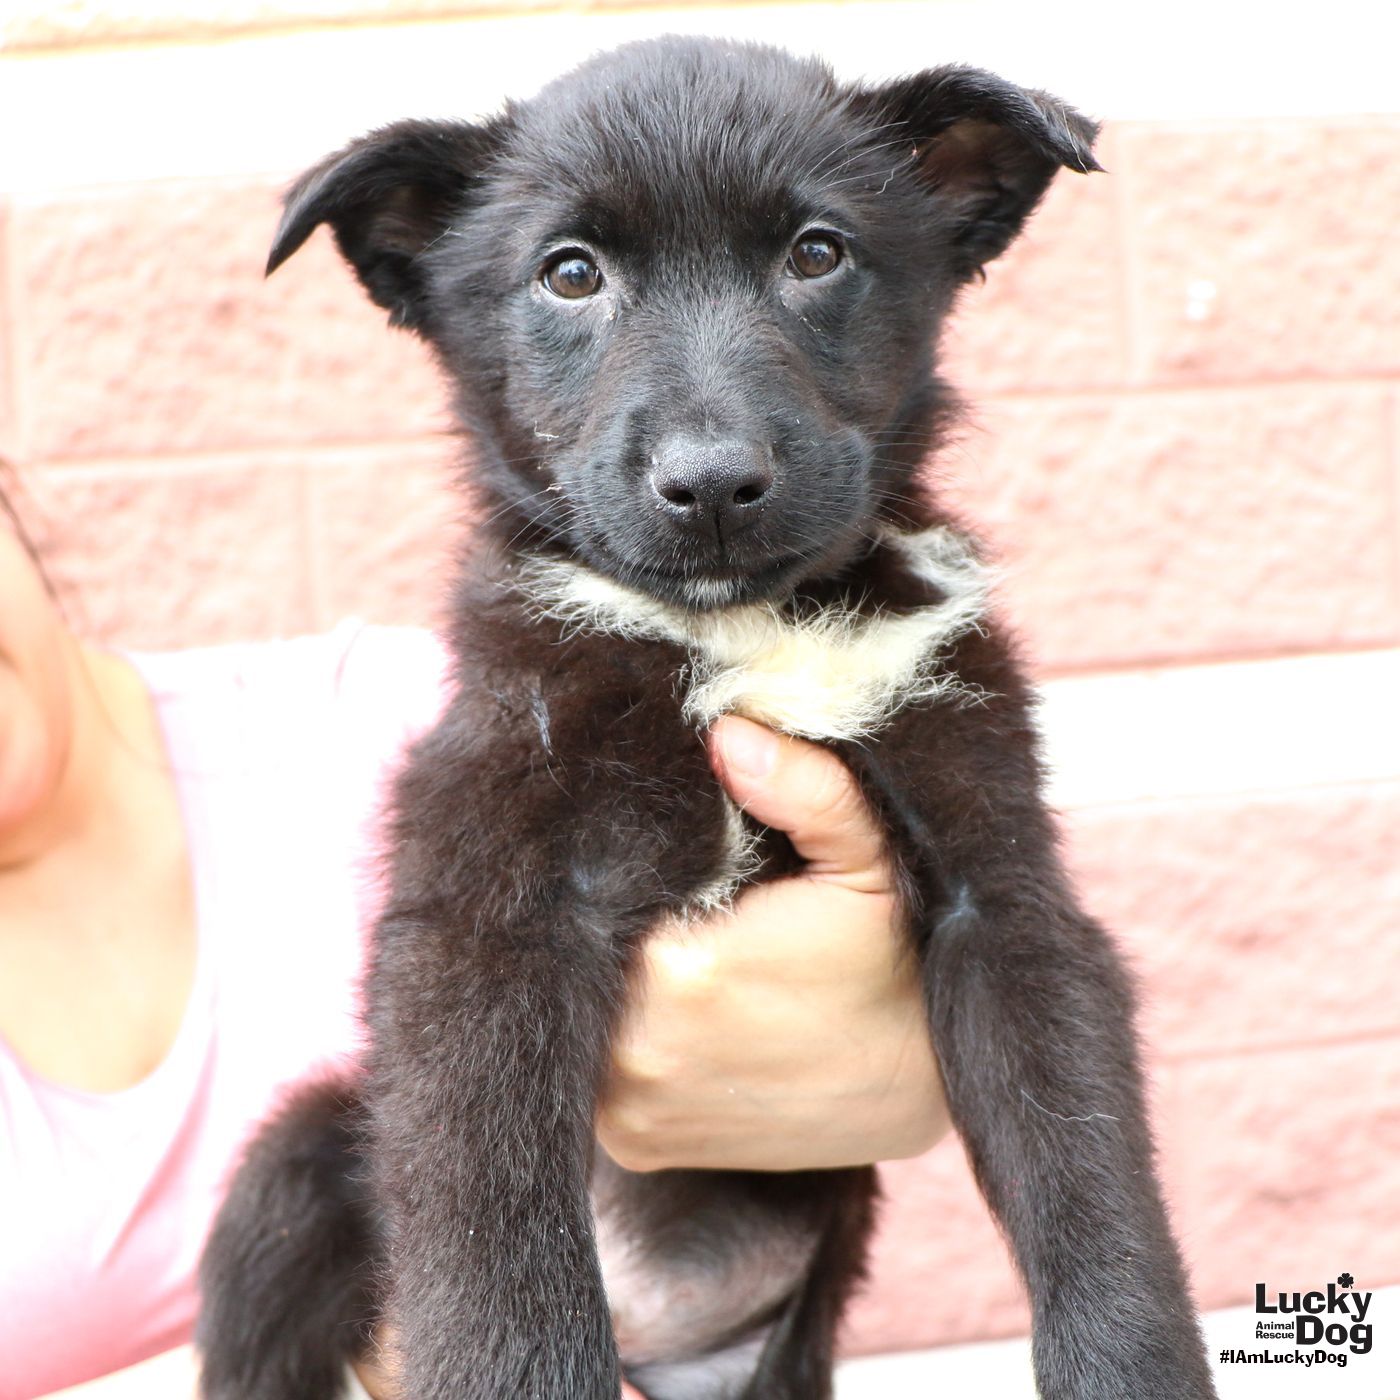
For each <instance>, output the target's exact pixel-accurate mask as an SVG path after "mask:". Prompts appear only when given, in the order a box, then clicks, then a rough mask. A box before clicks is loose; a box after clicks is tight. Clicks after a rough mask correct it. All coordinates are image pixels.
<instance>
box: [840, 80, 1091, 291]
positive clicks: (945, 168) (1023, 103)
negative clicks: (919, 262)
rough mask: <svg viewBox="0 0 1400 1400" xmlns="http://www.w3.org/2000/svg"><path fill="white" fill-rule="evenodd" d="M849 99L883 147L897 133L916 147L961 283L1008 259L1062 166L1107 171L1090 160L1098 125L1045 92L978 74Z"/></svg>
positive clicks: (893, 86)
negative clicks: (874, 126)
mask: <svg viewBox="0 0 1400 1400" xmlns="http://www.w3.org/2000/svg"><path fill="white" fill-rule="evenodd" d="M854 98H855V103H856V105H857V108H858V109H860V110H862V111H863V112H864V113H866V114H868V115H869V116H870V117H872V118H873V119H874V120H875V121H876V122H878V123H881V124H882V125H884V126H885V130H884V131H882V132H881V136H882V139H891V138H893V137H895V136H897V135H898V134H899V129H900V128H901V127H903V129H904V132H905V134H907V135H908V137H909V138H910V140H911V141H912V143H913V150H914V160H915V162H916V169H917V174H918V176H919V178H921V179H922V180H923V181H924V182H925V183H926V184H927V185H928V186H929V187H930V188H932V189H933V190H934V191H935V192H936V194H937V196H938V200H939V204H940V207H941V209H942V210H943V211H944V212H945V213H946V216H947V219H948V236H949V238H950V241H951V242H952V244H953V247H954V249H955V251H956V254H957V255H958V256H959V258H960V260H962V262H963V264H964V266H963V269H962V271H963V275H969V274H971V273H973V272H975V271H976V270H977V269H978V268H980V267H981V266H982V264H983V263H987V262H990V261H991V260H992V259H993V258H995V257H998V256H1000V254H1002V253H1003V252H1005V251H1006V248H1007V246H1008V245H1009V244H1010V243H1011V241H1012V239H1014V238H1015V237H1016V235H1017V233H1018V232H1019V231H1020V228H1021V225H1022V224H1023V223H1024V222H1025V221H1026V217H1027V215H1029V214H1030V212H1031V210H1032V209H1034V208H1035V206H1036V204H1037V203H1039V201H1040V197H1041V196H1042V195H1043V194H1044V193H1045V191H1046V189H1047V188H1048V187H1049V184H1050V181H1051V180H1052V179H1053V178H1054V175H1055V172H1056V171H1057V170H1059V169H1060V167H1061V166H1066V167H1068V168H1069V169H1070V170H1077V171H1079V172H1080V173H1081V174H1087V173H1089V172H1090V171H1094V170H1102V169H1103V167H1102V166H1101V165H1100V164H1099V163H1098V161H1096V160H1095V159H1094V154H1093V145H1094V138H1095V136H1097V135H1098V126H1097V124H1096V123H1094V122H1091V121H1090V120H1089V119H1088V118H1087V117H1085V116H1082V115H1081V114H1080V113H1079V112H1076V111H1075V110H1074V108H1073V107H1069V106H1067V105H1066V104H1065V103H1063V102H1061V101H1060V100H1059V99H1058V98H1055V97H1051V96H1050V94H1049V93H1045V92H1036V91H1033V90H1031V89H1028V88H1021V87H1017V86H1016V85H1015V84H1014V83H1008V82H1007V81H1006V80H1005V79H1003V78H998V77H997V76H996V75H995V74H994V73H987V72H984V71H983V70H982V69H980V68H965V67H961V66H949V67H944V68H930V69H928V70H926V71H925V72H923V73H916V74H915V75H914V76H913V77H909V78H899V79H897V80H896V81H894V82H892V83H887V84H885V85H884V86H882V87H877V88H865V89H859V90H857V92H856V93H855V94H854ZM891 127H893V130H891V129H890V128H891Z"/></svg>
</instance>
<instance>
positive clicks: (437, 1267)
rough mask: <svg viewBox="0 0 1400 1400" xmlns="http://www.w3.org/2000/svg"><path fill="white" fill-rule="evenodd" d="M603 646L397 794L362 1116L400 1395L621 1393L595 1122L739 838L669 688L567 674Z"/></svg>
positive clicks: (454, 746)
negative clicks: (641, 946) (616, 1046)
mask: <svg viewBox="0 0 1400 1400" xmlns="http://www.w3.org/2000/svg"><path fill="white" fill-rule="evenodd" d="M602 645H603V643H602V642H601V641H597V640H592V639H580V640H578V641H575V642H572V643H569V644H567V645H566V646H564V647H562V648H559V649H556V650H554V651H552V652H551V653H550V655H549V661H550V662H551V670H550V672H549V673H548V674H546V675H542V674H541V673H538V672H537V673H536V676H537V679H536V680H535V681H534V682H533V683H531V684H524V683H522V694H520V695H519V696H513V695H510V694H503V693H501V692H500V691H498V690H493V691H491V692H489V693H488V694H486V695H482V694H473V695H471V696H469V697H467V698H466V699H464V700H463V702H462V703H461V704H460V705H459V707H458V709H457V711H456V712H454V713H452V714H449V716H448V718H447V720H446V721H444V723H443V725H442V726H441V727H440V728H439V729H438V730H437V731H436V732H435V733H434V734H433V735H431V736H429V738H428V739H427V740H426V741H425V742H424V743H423V744H422V745H420V747H419V749H418V750H417V752H416V753H415V756H414V759H413V762H412V763H411V765H410V767H409V769H408V771H407V773H406V774H405V777H404V779H403V781H402V782H401V784H400V790H399V793H398V810H399V819H398V824H397V832H396V835H397V845H396V849H395V856H394V877H395V878H394V893H393V898H392V902H391V905H390V908H389V911H388V913H387V915H386V917H385V918H384V920H383V921H382V923H381V926H380V928H379V930H378V932H377V942H376V949H375V958H374V965H373V970H372V974H371V982H370V996H369V1014H370V1023H371V1032H372V1038H373V1044H372V1054H371V1074H370V1093H369V1102H370V1106H371V1110H372V1115H373V1136H374V1153H373V1156H374V1161H375V1164H376V1169H377V1172H378V1187H379V1193H380V1196H381V1198H382V1200H383V1202H384V1205H385V1207H386V1214H387V1218H388V1225H389V1258H390V1271H391V1291H390V1299H389V1308H388V1315H389V1320H390V1321H391V1323H392V1324H393V1325H394V1327H395V1328H396V1330H397V1335H398V1340H399V1346H400V1350H401V1353H402V1368H403V1374H404V1386H405V1393H406V1395H407V1397H408V1400H617V1396H618V1393H619V1387H620V1380H619V1370H618V1361H617V1355H616V1348H615V1345H614V1342H613V1337H612V1330H611V1326H610V1318H609V1313H608V1307H607V1300H606V1297H605V1295H604V1291H603V1284H602V1280H601V1276H600V1272H599V1266H598V1261H597V1256H596V1250H595V1245H594V1239H593V1223H592V1215H591V1210H590V1204H589V1197H588V1190H587V1183H588V1176H589V1164H590V1157H591V1153H592V1150H593V1140H594V1126H593V1116H594V1107H595V1103H596V1098H597V1093H598V1088H599V1084H600V1081H601V1077H602V1072H603V1067H604V1060H605V1056H606V1053H607V1042H608V1033H609V1030H610V1027H611V1024H612V1021H613V1018H614V1015H615V1013H616V1011H617V1009H618V1007H619V1005H620V1003H621V999H622V993H623V980H624V973H625V962H626V957H627V950H628V948H629V947H630V945H631V943H632V942H633V941H634V939H635V938H636V937H637V936H639V935H640V934H641V933H642V932H643V931H644V930H645V929H646V928H647V927H649V926H650V925H651V924H652V923H653V922H654V921H655V920H656V918H657V917H658V916H659V914H660V913H661V912H662V911H663V910H664V909H666V908H674V907H676V906H677V905H679V904H681V903H683V902H684V900H685V899H686V897H687V896H688V894H689V893H690V888H689V887H690V886H691V885H693V884H694V883H695V877H696V875H697V874H698V872H700V871H702V870H705V869H707V868H708V869H710V870H713V868H714V866H715V863H716V860H717V858H718V856H719V854H720V851H721V847H722V843H723V841H724V828H723V820H722V810H721V806H720V802H719V796H718V791H717V788H716V786H715V784H714V782H713V779H712V777H711V775H710V773H709V768H708V764H707V761H706V758H705V754H704V750H703V747H702V746H701V745H700V743H699V742H698V741H697V740H696V738H695V736H694V735H693V734H692V733H690V732H689V731H687V730H686V729H684V728H683V727H682V725H681V721H680V718H679V713H678V710H677V707H676V706H675V704H674V701H673V700H671V697H670V692H669V690H668V689H667V688H665V687H662V686H656V685H655V684H648V683H646V682H647V678H646V677H645V676H640V677H639V676H637V675H636V672H637V667H636V666H635V665H634V666H632V667H631V668H629V669H628V670H623V669H622V668H621V667H618V668H616V670H615V672H614V674H616V675H618V676H619V677H620V678H621V679H620V682H619V684H618V685H617V686H615V687H613V688H614V689H615V690H617V691H618V693H609V689H608V687H607V686H601V687H600V686H599V685H597V684H590V682H589V680H588V675H590V674H591V675H603V676H606V675H607V674H608V667H607V665H606V662H607V660H608V658H606V657H603V658H597V657H594V658H593V663H594V664H592V665H589V666H584V665H582V664H578V665H575V664H573V662H574V661H576V660H578V658H577V657H576V655H575V653H577V652H578V651H580V650H584V651H587V650H588V649H590V648H592V649H595V650H596V649H597V648H598V647H601V646H602ZM629 678H630V682H631V683H629ZM495 708H499V709H500V710H501V713H500V714H498V715H497V716H496V717H495V718H494V719H492V718H491V715H492V711H493V709H495ZM653 710H654V711H655V713H652V712H651V711H653ZM483 716H484V717H485V718H483ZM639 733H640V734H642V735H646V736H649V737H651V738H654V743H655V751H654V752H653V745H652V744H651V743H648V744H646V745H645V746H643V747H645V750H646V751H645V752H642V751H641V749H640V748H639V745H638V743H637V740H636V735H637V734H639ZM639 764H640V765H643V766H639ZM678 852H679V854H677V853H678Z"/></svg>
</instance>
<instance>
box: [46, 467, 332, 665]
mask: <svg viewBox="0 0 1400 1400" xmlns="http://www.w3.org/2000/svg"><path fill="white" fill-rule="evenodd" d="M27 483H28V485H29V488H30V492H29V495H30V498H31V499H30V502H29V504H30V505H31V506H32V509H31V511H30V515H31V516H32V519H33V523H34V525H35V528H36V533H38V534H39V536H40V542H41V548H42V551H43V554H44V558H45V561H46V564H47V566H48V568H49V571H50V573H51V574H52V576H53V578H54V580H55V582H56V584H57V586H58V589H59V593H60V596H61V598H62V600H63V605H64V610H65V613H66V614H67V616H68V619H69V621H70V623H71V625H72V626H73V627H74V629H75V630H76V631H78V632H79V633H81V634H82V635H84V636H88V637H92V638H96V639H98V640H101V641H104V642H107V643H109V644H111V645H115V646H123V647H128V648H134V649H164V648H170V647H182V646H198V645H203V644H207V643H213V642H224V641H240V640H244V639H256V638H262V637H275V636H287V635H293V634H296V633H300V632H305V631H308V630H309V629H310V627H311V623H312V618H311V608H310V585H309V579H308V574H307V565H306V539H305V528H304V526H305V520H304V510H305V504H304V500H303V491H302V480H301V475H300V472H299V471H298V469H297V466H296V464H295V462H293V461H291V460H287V459H281V460H274V459H271V458H268V459H259V460H257V461H255V462H253V463H249V464H246V465H238V464H233V463H221V464H219V465H217V466H211V465H208V464H204V463H198V464H192V465H174V464H170V463H164V464H161V465H160V466H159V467H153V466H151V465H150V464H146V463H136V464H123V465H120V466H114V467H103V468H82V469H66V470H54V471H46V472H42V473H39V472H31V473H29V474H28V475H27Z"/></svg>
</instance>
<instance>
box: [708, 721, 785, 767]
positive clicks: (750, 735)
mask: <svg viewBox="0 0 1400 1400" xmlns="http://www.w3.org/2000/svg"><path fill="white" fill-rule="evenodd" d="M714 735H715V745H716V747H717V748H718V749H719V759H720V762H721V763H722V764H723V765H724V766H725V768H726V769H727V770H728V771H729V772H731V773H733V774H735V775H736V776H739V777H744V778H766V777H767V776H768V775H769V774H770V773H771V772H772V771H773V769H774V768H776V767H777V764H778V736H777V735H776V734H775V733H773V731H772V730H771V729H765V728H764V727H763V725H761V724H752V723H750V722H749V721H748V720H742V719H737V720H722V721H721V722H720V723H719V724H718V725H716V726H715V731H714Z"/></svg>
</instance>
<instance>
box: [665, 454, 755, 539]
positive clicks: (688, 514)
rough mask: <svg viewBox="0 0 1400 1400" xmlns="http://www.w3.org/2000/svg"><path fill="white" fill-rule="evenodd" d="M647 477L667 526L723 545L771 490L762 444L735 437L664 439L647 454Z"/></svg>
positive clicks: (750, 518)
mask: <svg viewBox="0 0 1400 1400" xmlns="http://www.w3.org/2000/svg"><path fill="white" fill-rule="evenodd" d="M651 463H652V469H651V473H650V475H649V476H648V478H647V480H648V482H649V484H650V486H651V492H652V497H653V499H654V500H655V502H656V506H657V508H658V510H660V511H661V512H662V513H663V515H664V516H665V518H666V519H667V520H668V521H669V522H670V523H671V525H672V526H673V527H674V528H676V529H678V530H680V531H682V532H684V533H685V534H687V535H690V536H693V537H695V538H697V539H700V540H704V541H706V542H713V543H718V544H727V543H728V542H729V541H731V540H732V539H733V538H734V537H735V536H736V535H738V534H740V533H741V532H742V531H744V530H746V529H748V528H749V527H750V526H751V525H753V524H754V523H755V522H756V521H757V520H758V519H759V517H760V516H761V515H762V513H763V510H764V507H765V506H767V505H769V504H770V503H771V501H772V497H773V494H774V489H775V487H774V475H773V456H772V452H771V451H770V450H769V448H768V447H767V445H766V444H760V443H756V442H747V441H744V440H743V439H740V438H723V439H713V438H697V437H686V436H680V435H677V436H673V437H669V438H667V439H666V440H665V441H664V442H663V443H662V444H661V445H660V447H658V448H657V450H656V451H655V452H654V453H653V454H652V458H651Z"/></svg>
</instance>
